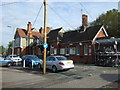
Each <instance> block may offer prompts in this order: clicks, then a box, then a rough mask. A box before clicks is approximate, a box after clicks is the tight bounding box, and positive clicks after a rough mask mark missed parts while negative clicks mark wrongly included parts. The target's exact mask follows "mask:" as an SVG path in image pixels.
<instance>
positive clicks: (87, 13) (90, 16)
mask: <svg viewBox="0 0 120 90" xmlns="http://www.w3.org/2000/svg"><path fill="white" fill-rule="evenodd" d="M79 4H80V5H81V6H82V7H83V8H84V10H85V11H86V13H87V14H88V15H89V16H90V18H91V19H93V17H92V16H91V14H90V13H89V12H88V11H87V9H86V8H85V7H84V5H83V4H82V3H81V2H80V3H79ZM81 13H82V11H81Z"/></svg>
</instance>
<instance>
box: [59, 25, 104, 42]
mask: <svg viewBox="0 0 120 90" xmlns="http://www.w3.org/2000/svg"><path fill="white" fill-rule="evenodd" d="M101 27H102V25H99V26H92V27H88V28H87V29H86V30H85V32H80V31H83V30H81V29H80V30H75V31H69V32H66V33H64V36H63V38H62V40H61V43H70V42H80V41H88V40H93V38H94V37H95V35H96V34H97V33H98V31H99V30H100V28H101Z"/></svg>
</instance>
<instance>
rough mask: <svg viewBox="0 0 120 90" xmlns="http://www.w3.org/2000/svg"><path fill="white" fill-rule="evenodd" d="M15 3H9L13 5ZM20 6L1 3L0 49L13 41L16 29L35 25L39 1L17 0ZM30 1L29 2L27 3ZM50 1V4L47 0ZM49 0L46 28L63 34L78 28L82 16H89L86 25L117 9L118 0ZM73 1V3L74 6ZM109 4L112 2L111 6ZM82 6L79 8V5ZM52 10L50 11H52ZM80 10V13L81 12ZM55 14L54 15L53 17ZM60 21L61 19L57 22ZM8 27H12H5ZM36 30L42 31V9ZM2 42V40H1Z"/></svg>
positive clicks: (6, 0) (13, 0)
mask: <svg viewBox="0 0 120 90" xmlns="http://www.w3.org/2000/svg"><path fill="white" fill-rule="evenodd" d="M16 1H18V0H11V2H16ZM20 1H22V2H18V3H14V4H9V5H5V4H7V3H11V2H9V0H4V2H3V0H2V2H0V5H1V6H0V21H1V23H0V45H4V46H7V44H8V42H9V41H11V40H12V39H13V35H14V33H15V29H16V28H24V29H26V28H27V23H28V22H29V21H30V22H32V24H33V22H34V21H35V18H36V16H37V13H38V11H39V8H40V7H41V5H42V0H41V2H37V1H38V0H34V2H33V1H32V0H29V2H27V1H28V0H20ZM30 1H31V2H30ZM48 1H50V0H48ZM57 1H59V2H56V0H52V2H48V12H47V16H48V17H47V21H48V22H47V26H49V27H52V28H53V29H55V28H59V27H63V28H64V29H65V30H68V29H73V28H77V27H78V26H80V25H81V22H82V21H81V15H82V13H84V14H87V15H88V18H89V19H88V22H92V21H94V20H95V19H96V18H97V17H98V16H99V15H100V14H102V13H106V11H108V10H112V9H114V8H115V9H118V2H117V1H118V0H114V2H113V0H104V1H106V2H103V1H102V0H98V1H99V2H94V1H95V0H89V1H90V2H88V0H86V2H78V1H82V0H77V1H76V0H75V1H74V0H67V2H64V1H65V0H57ZM73 1H74V2H73ZM110 1H111V2H110ZM80 3H81V4H82V5H83V6H84V7H83V6H81V4H80ZM51 8H52V9H51ZM81 9H82V12H81ZM56 13H57V14H56ZM58 15H59V16H58ZM60 17H61V18H60ZM7 26H11V28H10V27H7ZM33 27H35V28H36V29H37V30H38V29H39V28H40V27H43V8H42V9H41V12H40V14H39V16H38V19H37V21H36V23H35V25H34V26H33ZM1 39H2V40H1Z"/></svg>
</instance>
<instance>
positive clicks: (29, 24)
mask: <svg viewBox="0 0 120 90" xmlns="http://www.w3.org/2000/svg"><path fill="white" fill-rule="evenodd" d="M31 29H32V24H31V22H28V24H27V36H28V37H32V35H31V33H32V30H31Z"/></svg>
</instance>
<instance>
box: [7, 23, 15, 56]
mask: <svg viewBox="0 0 120 90" xmlns="http://www.w3.org/2000/svg"><path fill="white" fill-rule="evenodd" d="M7 27H8V28H12V26H9V25H8V26H7ZM13 34H14V28H13ZM13 36H14V35H13ZM14 41H15V39H14V37H13V40H12V58H13V55H14Z"/></svg>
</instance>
